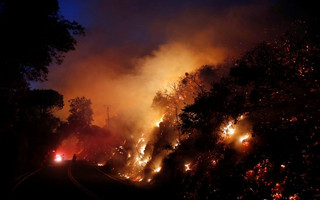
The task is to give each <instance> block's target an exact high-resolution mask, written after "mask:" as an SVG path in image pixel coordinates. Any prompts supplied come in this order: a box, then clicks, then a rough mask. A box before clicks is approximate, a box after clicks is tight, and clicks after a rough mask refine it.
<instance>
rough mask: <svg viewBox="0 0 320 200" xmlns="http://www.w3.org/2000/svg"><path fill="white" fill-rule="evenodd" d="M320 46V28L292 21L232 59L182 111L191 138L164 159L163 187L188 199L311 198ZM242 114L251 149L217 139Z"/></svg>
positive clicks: (316, 159) (316, 174) (314, 193)
mask: <svg viewBox="0 0 320 200" xmlns="http://www.w3.org/2000/svg"><path fill="white" fill-rule="evenodd" d="M319 51H320V43H319V34H318V32H316V31H314V30H312V29H310V26H308V25H307V24H306V23H305V22H303V21H296V22H295V23H294V24H293V26H292V28H291V29H290V31H288V32H287V33H286V34H284V35H283V36H282V37H281V38H277V39H275V40H273V41H269V42H264V43H261V44H259V45H257V46H256V47H255V48H253V49H252V50H251V51H248V52H247V53H246V54H245V55H244V56H243V57H241V58H240V59H238V60H236V61H235V62H234V63H233V66H232V67H231V70H230V74H229V75H228V76H227V77H225V78H223V79H221V80H220V81H219V82H218V83H215V84H213V85H212V88H211V90H210V91H209V92H205V93H201V94H200V95H199V96H198V97H197V98H196V100H195V102H194V103H193V104H191V105H187V106H186V107H185V108H184V109H183V112H182V113H181V114H180V119H181V122H182V124H181V128H182V131H183V133H184V134H188V135H189V138H188V139H187V140H185V141H182V144H181V146H180V147H179V149H178V150H177V151H176V152H175V153H174V154H172V155H171V156H170V157H169V158H168V159H167V160H165V162H164V166H163V169H162V173H163V176H166V175H165V174H171V175H172V177H171V179H170V180H172V179H174V180H175V181H174V183H173V184H171V183H170V181H169V182H167V184H169V187H175V188H176V189H177V190H179V191H180V195H181V196H180V197H183V198H187V199H270V198H271V199H290V198H291V199H300V198H301V199H314V198H316V197H317V195H318V192H317V190H316V189H315V188H318V187H319V182H318V181H317V180H318V179H319V177H320V174H319V168H320V166H319V164H318V163H320V162H319V153H318V152H319V150H320V149H319V148H320V146H319V143H318V141H319V139H320V137H319V135H320V134H319V133H320V132H319V127H318V124H319V122H320V115H319V110H320V107H319V105H320V104H319V101H320V90H319V88H320V87H319V81H318V78H319V65H320V59H319V58H320V57H319V55H320V52H319ZM244 113H246V116H247V118H246V120H248V121H249V122H250V124H251V125H252V141H251V143H250V151H244V152H239V151H236V150H235V149H234V148H233V147H232V145H228V144H223V143H221V142H220V138H221V134H220V129H221V126H222V125H223V123H224V122H226V121H229V120H234V121H235V123H237V120H238V117H239V116H240V115H242V114H244ZM190 158H192V160H193V165H192V166H191V168H192V170H191V171H190V172H188V173H186V172H185V171H184V170H183V167H184V165H183V162H185V161H186V160H188V159H189V160H190ZM177 160H179V161H182V163H181V162H177ZM213 161H214V164H213V163H212V162H213ZM168 166H170V167H168ZM166 169H167V170H168V171H166ZM160 178H161V177H160ZM166 178H168V177H166ZM166 178H163V179H164V180H165V179H166ZM175 185H177V186H175Z"/></svg>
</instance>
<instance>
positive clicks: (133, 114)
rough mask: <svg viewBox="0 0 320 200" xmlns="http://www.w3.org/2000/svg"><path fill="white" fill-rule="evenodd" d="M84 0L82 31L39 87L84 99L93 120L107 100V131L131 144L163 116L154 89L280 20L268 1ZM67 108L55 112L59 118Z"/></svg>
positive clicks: (102, 121)
mask: <svg viewBox="0 0 320 200" xmlns="http://www.w3.org/2000/svg"><path fill="white" fill-rule="evenodd" d="M71 2H72V1H71ZM77 2H78V1H77ZM88 2H89V1H86V2H84V1H83V2H82V1H80V4H81V5H82V6H81V7H80V10H78V15H76V17H75V19H76V20H78V21H79V22H80V23H81V20H83V23H84V25H87V35H86V37H84V38H80V39H79V45H78V47H77V50H76V51H74V52H72V53H70V54H68V55H67V58H66V60H65V62H64V63H63V65H62V66H55V67H52V68H51V71H50V74H49V77H48V82H46V83H44V84H42V85H40V86H39V87H42V88H52V89H55V90H57V91H59V92H60V93H62V94H63V95H64V99H65V101H66V100H68V99H71V98H74V97H77V96H85V97H87V98H89V99H91V101H92V103H93V104H92V107H93V112H94V122H93V124H95V125H98V126H105V125H106V120H107V109H106V107H107V106H109V108H110V111H109V116H110V119H109V122H110V123H109V124H107V125H108V127H109V131H111V132H112V134H118V135H119V136H121V137H123V138H135V139H134V140H135V141H136V142H138V140H139V138H141V136H142V135H143V136H144V137H145V140H147V141H149V140H152V139H153V135H152V134H151V133H152V131H153V129H154V127H155V124H156V122H157V121H158V120H159V119H160V118H161V116H162V115H163V113H160V112H158V111H155V110H154V109H152V107H151V104H152V100H153V98H154V96H155V95H156V93H157V91H159V90H163V89H166V88H168V89H169V87H168V86H169V84H170V83H173V82H175V81H177V80H178V79H179V77H181V76H183V75H184V74H185V72H190V71H193V70H195V69H197V68H199V67H201V66H203V65H217V64H219V63H221V62H223V61H224V60H225V59H228V58H233V57H234V56H239V55H240V54H241V53H242V52H244V51H245V50H246V49H248V48H249V47H251V46H253V45H254V44H255V43H257V42H259V41H261V40H264V39H267V38H268V37H270V36H272V35H273V34H275V31H274V30H279V29H278V27H275V26H276V25H275V24H277V25H279V26H281V22H280V21H279V19H278V18H277V17H276V16H277V15H275V13H274V12H273V7H272V5H271V4H270V3H261V2H259V3H255V2H254V3H252V2H250V3H248V2H245V3H242V4H231V3H230V4H228V3H224V2H223V1H217V2H216V3H212V1H203V3H199V2H196V1H191V0H190V1H177V2H176V3H172V1H169V0H168V1H158V3H155V2H151V1H137V2H135V3H134V2H132V1H99V0H95V1H90V5H89V4H88ZM160 2H161V3H160ZM87 4H88V5H87ZM160 4H161V5H160ZM81 8H83V9H81ZM77 16H78V18H77ZM80 16H81V17H80ZM275 21H277V22H278V23H275ZM66 104H67V103H66ZM68 109H69V108H68V106H65V108H64V109H63V110H62V111H61V112H60V113H57V115H58V116H60V117H61V118H62V119H65V118H66V117H67V115H68ZM70 140H71V141H75V140H76V139H75V138H72V136H71V139H70ZM65 142H67V141H65ZM62 145H63V144H62ZM71 146H72V145H71Z"/></svg>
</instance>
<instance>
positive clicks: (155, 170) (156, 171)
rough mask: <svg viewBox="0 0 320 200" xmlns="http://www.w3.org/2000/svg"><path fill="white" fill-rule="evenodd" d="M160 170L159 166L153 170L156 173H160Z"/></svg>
mask: <svg viewBox="0 0 320 200" xmlns="http://www.w3.org/2000/svg"><path fill="white" fill-rule="evenodd" d="M160 171H161V167H158V168H156V169H154V170H153V172H155V173H159V172H160Z"/></svg>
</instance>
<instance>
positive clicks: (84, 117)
mask: <svg viewBox="0 0 320 200" xmlns="http://www.w3.org/2000/svg"><path fill="white" fill-rule="evenodd" d="M69 103H70V110H69V112H70V115H69V117H68V122H69V124H70V125H71V126H72V127H74V128H75V129H77V130H81V129H84V128H87V127H89V126H90V125H91V122H92V121H93V119H92V115H93V111H92V108H91V100H90V99H87V98H85V97H76V98H74V99H71V100H69Z"/></svg>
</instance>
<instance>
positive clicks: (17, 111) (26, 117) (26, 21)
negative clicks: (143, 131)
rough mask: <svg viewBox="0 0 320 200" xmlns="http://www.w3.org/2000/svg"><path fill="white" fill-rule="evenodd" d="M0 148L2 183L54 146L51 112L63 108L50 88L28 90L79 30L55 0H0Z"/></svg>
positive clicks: (60, 58) (56, 121)
mask: <svg viewBox="0 0 320 200" xmlns="http://www.w3.org/2000/svg"><path fill="white" fill-rule="evenodd" d="M0 30H1V31H0V44H1V45H0V110H1V111H0V148H1V149H0V150H1V151H2V152H7V153H5V154H4V158H3V159H4V160H6V161H7V162H6V163H7V164H6V165H5V166H4V167H6V172H7V173H3V174H1V175H0V176H1V177H0V181H1V183H3V182H7V181H8V180H9V179H10V178H12V177H13V176H14V175H15V174H17V173H21V172H23V171H24V170H27V169H30V167H32V166H39V164H40V163H41V160H42V157H43V155H44V152H45V151H47V150H48V149H50V148H53V147H54V145H55V144H54V143H55V141H56V139H55V138H56V136H57V134H56V130H57V127H58V126H59V124H60V120H59V119H58V118H56V117H54V116H53V115H52V113H53V112H54V111H55V110H57V109H61V108H62V106H63V101H62V95H60V94H59V93H57V92H55V91H53V90H34V91H32V90H30V88H29V82H30V81H44V80H46V78H47V74H48V66H49V65H50V64H53V63H57V64H60V63H61V62H62V61H63V58H64V56H65V54H66V53H67V52H68V51H70V50H74V49H75V45H76V39H75V36H76V35H83V34H84V29H83V27H82V26H80V25H79V24H78V23H77V22H71V21H68V20H66V19H64V18H63V16H61V15H60V13H59V5H58V1H57V0H48V1H38V0H30V1H23V0H0Z"/></svg>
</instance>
